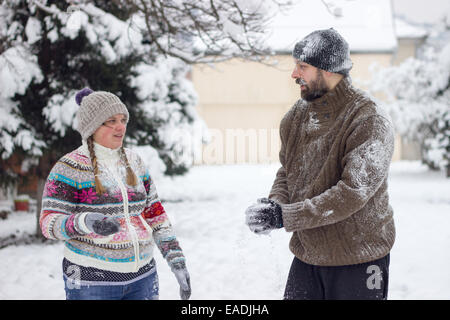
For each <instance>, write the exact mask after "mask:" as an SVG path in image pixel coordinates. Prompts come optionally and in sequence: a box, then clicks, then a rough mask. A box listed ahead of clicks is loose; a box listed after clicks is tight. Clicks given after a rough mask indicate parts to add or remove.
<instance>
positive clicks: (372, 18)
mask: <svg viewBox="0 0 450 320" xmlns="http://www.w3.org/2000/svg"><path fill="white" fill-rule="evenodd" d="M293 2H294V4H293V5H292V6H291V7H289V8H288V9H283V11H282V12H280V13H278V14H277V15H276V16H275V17H274V18H273V19H272V21H271V24H270V27H269V30H270V33H269V36H268V38H267V44H268V45H269V47H270V48H272V49H273V50H274V51H276V52H291V51H292V49H293V48H294V45H295V43H296V42H297V41H299V40H301V39H302V38H303V37H305V36H306V35H308V34H309V33H311V32H312V31H314V30H318V29H327V28H331V27H333V28H334V29H335V30H337V31H338V32H339V33H340V34H341V35H342V36H343V37H344V38H345V39H346V40H347V42H348V43H349V46H350V51H351V52H393V51H394V50H395V49H396V47H397V38H396V36H395V30H394V21H393V9H392V5H391V0H333V1H330V0H322V1H319V0H296V1H293ZM324 3H328V5H329V6H328V8H327V6H325V4H324ZM329 10H331V11H332V12H334V13H340V16H339V17H336V16H335V15H333V14H332V13H331V12H330V11H329Z"/></svg>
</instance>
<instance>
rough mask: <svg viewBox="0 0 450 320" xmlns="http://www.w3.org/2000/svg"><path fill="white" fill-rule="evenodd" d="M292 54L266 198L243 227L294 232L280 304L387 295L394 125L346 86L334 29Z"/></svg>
mask: <svg viewBox="0 0 450 320" xmlns="http://www.w3.org/2000/svg"><path fill="white" fill-rule="evenodd" d="M293 57H294V60H295V68H294V71H293V73H292V78H294V79H295V81H296V83H297V84H299V85H300V88H301V97H302V99H300V100H299V101H297V103H296V104H295V105H294V106H293V107H292V108H291V109H290V110H289V111H288V113H287V114H286V115H285V116H284V118H283V119H282V121H281V124H280V136H281V150H280V162H281V168H280V169H279V170H278V172H277V174H276V178H275V181H274V183H273V186H272V189H271V191H270V194H269V197H268V199H266V198H264V199H259V200H258V203H256V204H254V205H252V206H250V207H249V208H248V209H247V211H246V223H247V225H248V226H249V227H250V229H251V230H252V231H253V232H255V233H259V234H261V233H263V234H264V233H268V232H270V231H271V230H274V229H277V228H281V227H284V228H285V229H286V231H288V232H293V234H292V238H291V241H290V244H289V247H290V249H291V251H292V252H293V254H294V255H295V257H294V261H293V262H292V265H291V269H290V271H289V275H288V280H287V283H286V288H285V293H284V298H285V299H386V298H387V290H388V271H389V270H388V268H389V252H390V250H391V248H392V246H393V244H394V239H395V227H394V221H393V211H392V208H391V207H390V205H389V200H388V193H387V180H388V178H387V177H388V171H389V164H390V162H391V158H392V154H393V149H394V132H393V127H392V125H391V122H390V121H389V117H388V116H387V115H386V114H384V113H383V112H382V110H380V109H379V107H378V106H377V105H376V104H375V102H374V101H373V100H371V99H370V98H369V97H368V96H367V95H365V94H364V93H363V92H361V91H360V90H358V89H356V88H354V87H353V86H352V84H351V81H350V78H349V76H348V74H349V71H350V69H351V67H352V62H351V60H350V52H349V47H348V44H347V42H346V41H345V40H344V39H343V38H342V36H341V35H340V34H339V33H338V32H337V31H335V30H334V29H332V28H331V29H328V30H318V31H314V32H312V33H311V34H309V35H308V36H306V37H305V38H304V39H303V40H301V41H300V42H298V43H297V44H296V45H295V48H294V51H293Z"/></svg>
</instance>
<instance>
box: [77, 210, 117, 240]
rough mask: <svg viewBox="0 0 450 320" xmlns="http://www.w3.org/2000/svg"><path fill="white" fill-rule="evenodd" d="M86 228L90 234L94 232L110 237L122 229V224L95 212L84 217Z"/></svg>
mask: <svg viewBox="0 0 450 320" xmlns="http://www.w3.org/2000/svg"><path fill="white" fill-rule="evenodd" d="M84 226H85V227H87V229H88V230H89V232H88V233H91V232H94V233H96V234H99V235H101V236H109V235H111V234H113V233H116V232H117V231H119V229H120V223H119V222H118V221H117V220H116V219H115V218H112V217H107V216H105V215H104V214H101V213H95V212H90V213H88V214H87V215H86V216H85V217H84ZM83 229H84V228H83ZM85 231H86V230H85Z"/></svg>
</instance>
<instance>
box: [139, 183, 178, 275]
mask: <svg viewBox="0 0 450 320" xmlns="http://www.w3.org/2000/svg"><path fill="white" fill-rule="evenodd" d="M146 177H147V178H146V179H145V180H144V186H145V189H146V191H147V204H146V207H145V209H144V212H143V216H144V219H145V221H146V222H147V223H148V224H149V226H150V227H151V228H152V230H153V239H154V240H155V243H156V245H157V246H158V249H159V250H160V251H161V254H162V256H163V257H164V259H166V261H167V263H168V264H169V267H170V268H171V269H172V270H174V269H180V268H184V267H185V266H186V262H185V257H184V255H183V251H182V250H181V247H180V245H179V243H178V240H177V238H176V236H175V233H174V231H173V228H172V225H171V223H170V221H169V217H168V216H167V214H166V212H165V210H164V207H163V206H162V204H161V201H160V200H159V197H158V193H157V191H156V186H155V183H154V182H153V181H152V179H151V177H150V176H149V175H148V174H146Z"/></svg>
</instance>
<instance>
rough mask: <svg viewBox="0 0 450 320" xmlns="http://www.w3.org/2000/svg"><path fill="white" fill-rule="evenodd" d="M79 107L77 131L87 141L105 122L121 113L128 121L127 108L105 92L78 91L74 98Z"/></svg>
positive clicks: (87, 89) (116, 98)
mask: <svg viewBox="0 0 450 320" xmlns="http://www.w3.org/2000/svg"><path fill="white" fill-rule="evenodd" d="M75 100H76V102H77V104H78V105H79V106H80V108H79V109H78V112H77V120H78V127H77V131H78V132H79V133H80V134H81V138H82V139H83V140H87V138H89V137H90V136H91V135H92V134H93V133H94V132H95V131H96V130H97V128H98V127H100V126H101V125H102V124H103V123H104V122H105V121H106V120H108V119H109V118H110V117H112V116H114V115H116V114H119V113H122V114H125V115H126V117H127V119H129V113H128V110H127V107H126V106H125V105H124V104H123V103H122V101H120V99H119V97H117V96H116V95H115V94H112V93H110V92H106V91H92V90H91V89H90V88H84V89H82V90H80V91H79V92H78V93H77V95H76V96H75Z"/></svg>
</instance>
